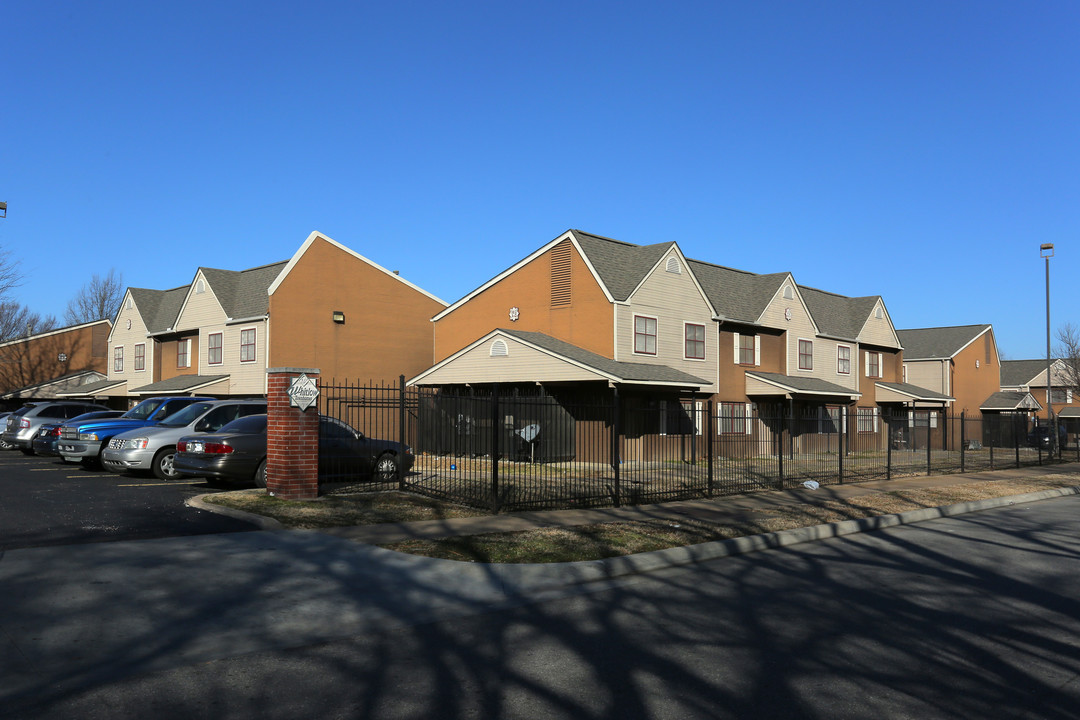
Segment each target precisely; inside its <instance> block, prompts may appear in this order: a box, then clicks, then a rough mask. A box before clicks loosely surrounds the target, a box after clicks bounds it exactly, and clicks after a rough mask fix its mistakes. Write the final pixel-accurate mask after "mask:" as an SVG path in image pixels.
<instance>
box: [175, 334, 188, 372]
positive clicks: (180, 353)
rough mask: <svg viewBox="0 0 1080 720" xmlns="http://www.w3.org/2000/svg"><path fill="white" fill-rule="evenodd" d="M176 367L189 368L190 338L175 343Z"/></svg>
mask: <svg viewBox="0 0 1080 720" xmlns="http://www.w3.org/2000/svg"><path fill="white" fill-rule="evenodd" d="M176 367H178V368H188V367H191V338H184V339H183V340H177V341H176Z"/></svg>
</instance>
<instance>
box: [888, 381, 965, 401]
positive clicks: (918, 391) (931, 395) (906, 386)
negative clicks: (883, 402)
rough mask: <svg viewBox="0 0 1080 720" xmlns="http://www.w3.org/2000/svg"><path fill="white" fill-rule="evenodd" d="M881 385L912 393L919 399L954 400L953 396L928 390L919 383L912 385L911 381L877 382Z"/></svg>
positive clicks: (899, 391) (905, 393) (906, 393)
mask: <svg viewBox="0 0 1080 720" xmlns="http://www.w3.org/2000/svg"><path fill="white" fill-rule="evenodd" d="M876 384H877V385H878V386H880V387H884V388H888V389H890V390H895V391H896V392H898V393H903V394H904V395H910V396H912V397H914V398H918V399H919V400H952V399H953V398H951V397H949V396H948V395H944V394H942V393H939V392H936V391H934V390H927V389H926V388H924V387H919V386H918V385H912V384H911V383H902V382H901V383H898V382H879V383H876Z"/></svg>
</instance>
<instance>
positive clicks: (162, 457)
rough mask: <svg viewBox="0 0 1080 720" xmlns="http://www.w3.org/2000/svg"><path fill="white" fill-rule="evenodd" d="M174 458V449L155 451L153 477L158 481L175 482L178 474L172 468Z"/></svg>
mask: <svg viewBox="0 0 1080 720" xmlns="http://www.w3.org/2000/svg"><path fill="white" fill-rule="evenodd" d="M175 458H176V448H171V447H170V448H164V449H162V450H158V451H157V455H155V456H154V476H155V477H157V479H159V480H176V479H178V478H179V477H180V473H178V472H176V468H174V467H173V460H174V459H175Z"/></svg>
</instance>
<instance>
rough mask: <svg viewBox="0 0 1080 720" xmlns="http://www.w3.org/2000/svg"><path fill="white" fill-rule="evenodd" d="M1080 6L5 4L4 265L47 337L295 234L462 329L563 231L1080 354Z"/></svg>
mask: <svg viewBox="0 0 1080 720" xmlns="http://www.w3.org/2000/svg"><path fill="white" fill-rule="evenodd" d="M1078 31H1080V3H1076V2H1072V1H1071V0H1070V1H1068V2H1065V1H1062V2H1034V3H1017V2H974V1H973V2H949V1H936V2H869V3H868V2H862V1H860V2H828V1H827V2H815V3H810V2H769V1H764V2H708V3H691V2H686V3H655V2H648V3H645V2H618V3H616V2H581V1H579V2H574V3H559V2H548V3H533V2H520V3H507V2H473V3H435V2H408V1H405V2H393V3H366V2H340V3H335V2H306V3H285V2H273V1H263V2H258V3H255V2H229V1H228V0H222V1H215V2H201V1H196V2H184V3H169V2H161V3H146V2H109V1H108V0H105V1H104V2H100V3H77V2H73V1H71V0H69V1H68V2H50V1H48V0H34V1H33V2H26V1H23V0H12V1H10V2H7V3H5V4H4V7H3V11H2V21H0V200H4V201H6V202H7V203H8V206H9V210H8V217H7V218H6V219H4V220H0V247H3V248H4V249H7V250H9V251H10V252H11V253H12V255H13V257H15V258H17V259H19V260H21V262H22V267H23V270H24V271H25V272H26V275H27V281H26V283H25V285H24V286H23V287H21V288H20V289H19V291H18V297H17V299H19V300H20V301H22V302H24V303H26V304H28V305H30V306H31V308H32V309H34V310H36V311H38V312H40V313H42V314H55V315H57V316H58V317H60V316H62V314H63V310H64V307H65V306H66V304H67V301H68V300H69V299H70V298H71V297H72V295H73V294H74V293H75V292H76V290H77V289H78V288H79V286H81V285H82V284H83V283H84V282H86V280H88V279H89V277H90V275H91V274H92V273H94V272H97V273H100V274H105V273H107V272H108V271H109V269H110V268H115V269H116V270H117V271H118V272H120V273H122V275H123V280H124V283H125V285H127V286H132V287H149V288H158V289H166V288H171V287H176V286H179V285H184V284H187V283H188V282H190V281H191V279H192V277H193V275H194V272H195V269H196V268H197V267H198V266H200V265H205V266H210V267H219V268H226V269H232V270H241V269H244V268H248V267H254V266H257V265H262V264H266V263H270V262H276V261H279V260H285V259H288V258H289V257H290V256H291V255H292V254H293V253H294V252H295V251H296V249H297V248H298V247H299V246H300V244H301V243H302V242H303V241H304V239H305V238H306V237H307V235H308V234H309V233H310V232H311V231H312V230H319V231H321V232H323V233H326V234H327V235H329V236H330V237H332V238H334V239H335V240H337V241H339V242H341V243H343V244H345V245H347V246H349V247H351V248H353V249H354V250H356V251H357V252H359V253H361V254H362V255H364V256H366V257H368V258H370V259H371V260H373V261H374V262H377V263H379V264H380V265H382V266H384V267H386V268H389V269H393V270H400V271H401V274H402V276H403V277H405V278H406V279H408V280H410V281H411V282H414V283H416V284H417V285H419V286H420V287H422V288H424V289H426V290H428V291H429V292H431V293H433V294H435V295H437V296H439V297H441V298H442V299H444V300H446V301H450V302H452V301H453V300H456V299H458V298H459V297H461V296H462V295H465V294H466V293H467V292H469V291H470V290H472V289H473V288H475V287H477V286H478V285H480V284H482V283H483V282H484V281H486V280H487V279H489V278H490V277H492V276H494V275H496V274H497V273H499V272H500V271H502V270H504V269H505V268H507V267H509V266H510V265H512V264H513V263H515V262H517V261H518V260H520V259H522V258H524V257H525V256H527V255H528V254H529V253H531V252H532V251H533V250H535V249H536V248H538V247H539V246H540V245H542V244H544V243H546V242H547V241H549V240H551V239H552V238H554V237H556V236H557V235H559V234H560V233H561V232H563V231H564V230H566V229H568V228H579V229H582V230H586V231H588V232H592V233H596V234H599V235H606V236H609V237H614V238H618V239H620V240H626V241H629V242H634V243H640V244H651V243H656V242H665V241H671V240H674V241H677V242H678V243H679V245H680V246H681V247H682V249H683V251H684V253H686V255H687V256H689V257H692V258H696V259H700V260H705V261H710V262H715V263H719V264H722V265H727V266H729V267H734V268H739V269H742V270H749V271H752V272H758V273H772V272H780V271H790V272H792V273H793V274H794V276H795V279H796V280H797V281H798V282H800V283H801V284H803V285H809V286H813V287H818V288H821V289H824V290H829V291H832V292H837V293H840V294H843V295H849V296H862V295H882V296H883V297H884V298H885V303H886V306H887V307H888V308H889V311H890V313H891V315H892V318H893V322H894V323H895V324H896V326H897V327H898V328H913V327H930V326H941V325H966V324H974V323H992V324H993V325H994V329H995V332H996V334H997V338H998V343H999V346H1000V348H1001V350H1002V352H1003V354H1004V355H1005V357H1007V358H1010V359H1022V358H1031V357H1040V356H1044V355H1045V352H1046V320H1045V290H1044V268H1045V266H1044V264H1043V261H1042V260H1040V258H1039V245H1040V243H1044V242H1052V243H1054V244H1055V245H1056V255H1055V257H1054V259H1053V260H1052V261H1051V286H1052V287H1051V293H1052V318H1051V320H1052V325H1053V327H1054V328H1055V331H1056V329H1057V328H1058V327H1059V326H1060V325H1061V324H1063V323H1065V322H1074V323H1076V322H1077V321H1078V320H1077V318H1076V312H1075V308H1076V303H1075V301H1074V299H1073V294H1074V292H1075V287H1076V286H1075V282H1074V279H1075V278H1076V277H1078V272H1077V271H1078V269H1080V268H1078V262H1080V260H1078V259H1077V258H1078V255H1077V250H1076V242H1075V240H1076V238H1077V235H1078V231H1080V92H1078V91H1080V42H1077V37H1078Z"/></svg>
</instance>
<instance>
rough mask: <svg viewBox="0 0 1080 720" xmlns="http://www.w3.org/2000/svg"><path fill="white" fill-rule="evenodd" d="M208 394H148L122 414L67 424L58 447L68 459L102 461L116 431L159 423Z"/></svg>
mask: <svg viewBox="0 0 1080 720" xmlns="http://www.w3.org/2000/svg"><path fill="white" fill-rule="evenodd" d="M202 400H213V398H208V397H155V398H147V399H146V400H143V401H142V402H141V403H139V404H138V405H136V406H135V407H133V408H131V409H130V410H128V411H127V412H126V413H124V414H123V415H121V416H120V417H115V418H106V419H103V420H87V421H86V422H81V423H78V424H76V425H63V426H61V428H60V440H59V442H57V443H56V449H57V452H58V453H59V455H60V457H62V458H64V461H65V462H71V463H74V462H78V463H82V464H83V465H85V466H87V467H91V466H94V465H97V464H100V462H101V451H102V450H103V449H104V448H105V446H106V445H107V444H108V442H109V439H110V438H111V437H112V436H113V435H117V434H119V433H122V432H125V431H127V430H134V429H136V428H141V427H146V426H148V425H157V424H158V423H159V422H161V421H162V420H164V419H165V418H167V417H169V416H170V415H172V414H173V413H175V412H179V411H180V410H183V409H184V408H186V407H187V406H188V405H190V404H192V403H194V402H199V401H202Z"/></svg>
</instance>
